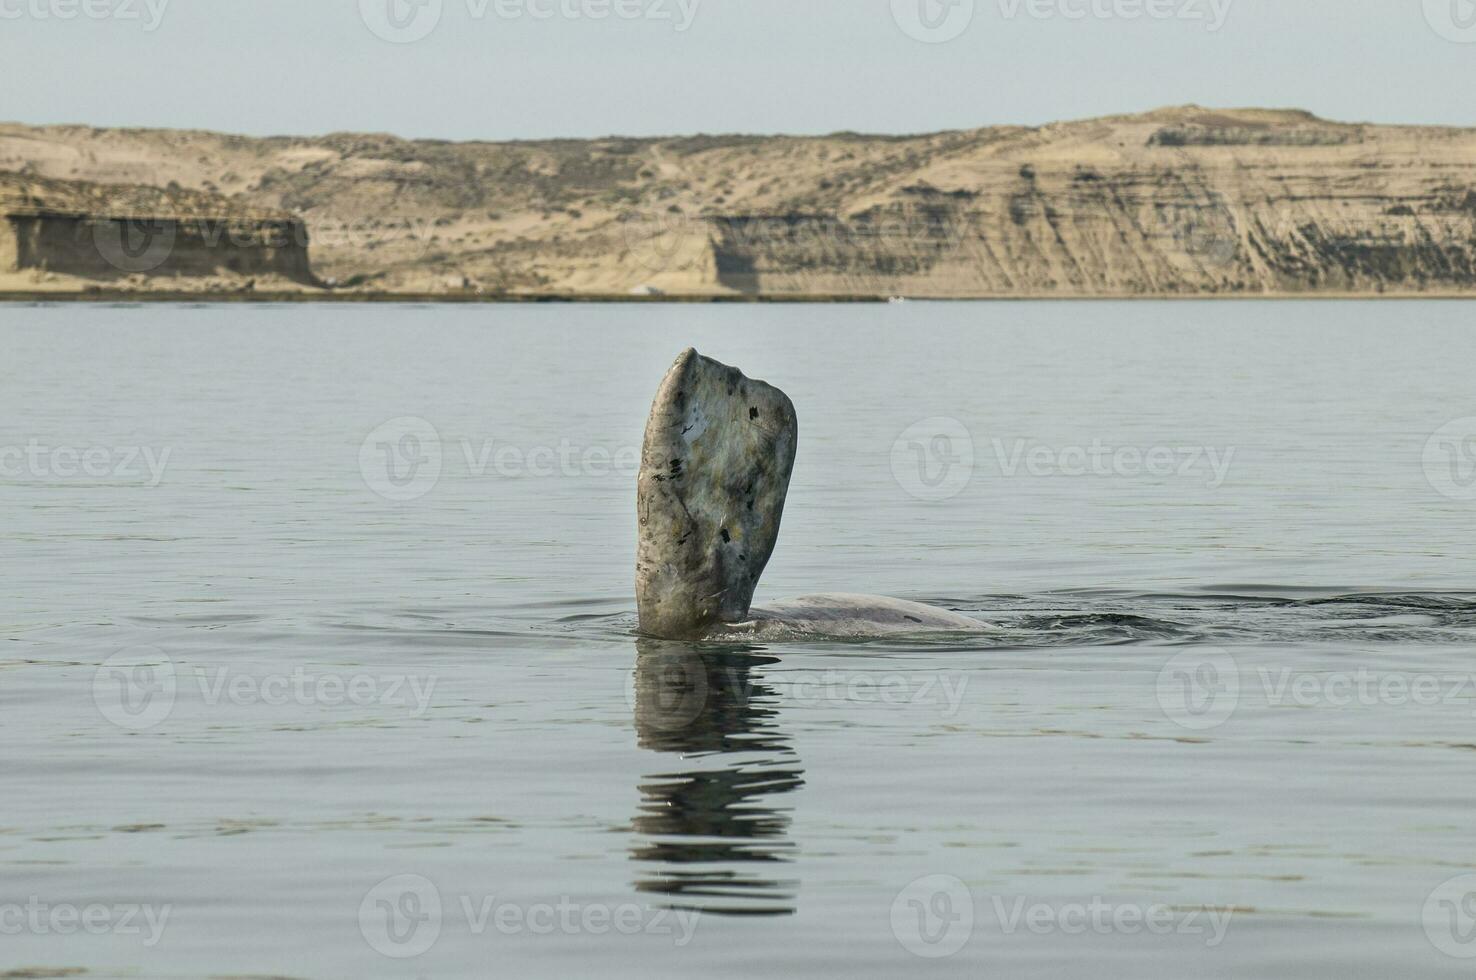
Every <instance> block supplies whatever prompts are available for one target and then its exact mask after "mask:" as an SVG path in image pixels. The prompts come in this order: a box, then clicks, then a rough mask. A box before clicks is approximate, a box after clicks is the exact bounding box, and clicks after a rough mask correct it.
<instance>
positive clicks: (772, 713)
mask: <svg viewBox="0 0 1476 980" xmlns="http://www.w3.org/2000/svg"><path fill="white" fill-rule="evenodd" d="M636 647H637V652H636V668H635V697H634V705H635V726H636V735H637V738H638V739H639V743H640V746H641V748H643V749H649V750H650V751H652V752H658V753H663V754H665V755H669V756H671V757H672V761H673V762H676V761H681V762H682V763H684V764H683V765H682V766H681V767H679V771H674V772H673V771H663V772H659V773H654V774H651V775H647V776H644V777H643V778H642V781H641V783H640V787H639V788H640V792H641V799H642V802H641V806H640V812H639V813H638V814H637V816H636V817H635V819H634V821H632V823H633V826H634V827H635V830H636V832H637V833H639V834H640V835H641V837H642V838H643V839H642V840H641V842H640V843H638V844H637V845H636V846H635V847H634V848H633V849H632V851H631V859H632V860H634V861H637V862H640V863H641V864H642V865H644V866H645V867H643V868H642V876H641V878H640V879H639V880H638V881H637V882H636V888H637V889H638V890H640V891H642V892H647V893H653V894H657V895H662V896H664V897H665V899H666V902H667V904H668V905H669V906H670V907H671V908H677V909H687V910H695V911H701V912H709V913H715V914H719V915H758V916H763V915H791V914H793V913H794V911H795V899H796V894H797V891H798V885H799V883H798V882H797V881H795V880H791V879H787V878H784V877H782V876H781V874H780V871H779V870H778V869H779V868H781V867H782V866H784V865H787V864H788V863H789V862H790V860H791V858H790V853H791V851H792V849H793V847H794V844H793V842H792V841H790V840H789V839H788V834H789V827H790V816H789V810H788V809H787V808H785V807H783V806H780V805H779V803H780V802H781V800H782V798H783V796H784V794H786V793H790V792H792V791H794V790H795V789H798V788H799V787H800V786H803V785H804V780H803V778H802V777H803V775H804V770H803V769H801V768H800V766H799V759H798V758H797V757H796V755H795V752H794V748H793V747H792V746H791V744H790V737H789V735H787V734H786V733H785V732H784V731H783V730H782V729H781V728H780V725H779V711H778V707H777V706H778V702H779V697H778V695H777V694H776V693H775V692H774V691H773V689H772V688H769V687H767V686H765V685H764V684H762V683H760V682H758V681H757V680H756V679H755V677H754V675H753V671H754V669H755V668H759V667H763V666H765V665H768V664H773V663H777V661H776V660H775V659H774V658H772V657H767V656H763V655H762V654H761V653H760V651H759V650H758V649H757V648H753V647H742V646H724V647H720V648H717V647H713V646H711V645H710V644H703V645H702V646H701V647H696V646H693V645H690V644H682V643H664V642H658V641H653V640H644V639H642V640H638V641H637V643H636ZM704 763H705V764H704Z"/></svg>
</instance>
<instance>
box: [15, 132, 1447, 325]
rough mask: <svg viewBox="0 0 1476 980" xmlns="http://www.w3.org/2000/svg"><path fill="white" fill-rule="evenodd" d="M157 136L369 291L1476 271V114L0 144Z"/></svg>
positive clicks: (176, 164) (1443, 275)
mask: <svg viewBox="0 0 1476 980" xmlns="http://www.w3.org/2000/svg"><path fill="white" fill-rule="evenodd" d="M140 161H143V162H144V163H145V164H147V165H148V166H150V167H152V173H153V179H154V180H155V181H170V182H173V184H174V185H175V186H177V187H181V188H186V189H195V190H201V191H203V192H208V193H216V192H219V193H222V194H228V195H230V196H231V197H232V200H234V201H237V202H240V203H242V204H243V205H250V206H252V207H257V208H268V209H290V210H292V211H293V212H294V213H296V214H298V215H300V216H301V219H302V220H303V222H304V223H305V225H306V227H307V229H308V230H310V231H311V233H312V235H313V240H314V266H315V268H316V269H317V270H318V271H319V272H320V274H322V275H324V276H325V277H330V278H332V279H334V280H336V284H337V286H338V288H340V289H347V290H375V291H392V292H393V291H406V292H432V293H435V292H444V293H481V294H484V295H496V294H499V293H510V294H535V295H537V294H623V293H628V292H632V291H639V292H644V293H647V294H656V293H668V294H674V295H719V296H720V295H760V296H796V297H803V296H816V297H818V296H838V297H849V296H864V297H875V296H890V295H906V296H919V297H1007V296H1071V297H1077V296H1135V295H1148V296H1186V295H1269V294H1283V293H1292V294H1314V293H1327V294H1342V293H1354V294H1377V293H1398V294H1436V293H1440V294H1446V293H1457V294H1472V295H1476V130H1458V129H1441V128H1430V127H1390V126H1371V125H1347V124H1340V123H1332V122H1327V121H1325V120H1321V119H1318V118H1316V117H1314V116H1311V115H1309V114H1307V113H1304V112H1294V111H1270V110H1235V111H1211V110H1205V109H1200V108H1198V107H1192V106H1190V107H1182V108H1176V109H1166V110H1161V111H1158V112H1154V113H1148V114H1145V115H1139V116H1124V117H1114V118H1108V119H1098V120H1087V121H1083V122H1074V123H1060V124H1055V125H1051V126H1044V127H1039V128H1024V127H1001V128H993V129H980V130H972V131H966V132H955V133H940V134H934V135H927V136H917V137H869V136H859V135H855V134H836V135H832V136H825V137H815V138H796V137H745V136H734V137H694V138H688V139H644V140H635V139H605V140H591V141H575V140H568V141H546V142H537V143H509V144H451V143H438V142H410V141H405V140H397V139H395V138H393V137H388V136H350V135H340V136H332V137H327V138H324V139H321V140H306V139H274V140H252V139H244V138H239V137H222V136H217V135H215V134H209V133H170V132H163V131H119V130H87V129H79V128H48V129H39V130H38V129H32V128H27V127H3V126H0V167H11V168H17V169H18V168H20V167H27V168H29V169H30V170H31V171H33V172H37V173H42V174H46V175H50V176H67V177H72V178H77V177H83V178H89V179H101V178H103V177H106V176H107V175H109V174H112V175H114V176H117V175H119V174H124V173H126V174H129V175H132V176H138V174H139V170H140V166H141V164H140Z"/></svg>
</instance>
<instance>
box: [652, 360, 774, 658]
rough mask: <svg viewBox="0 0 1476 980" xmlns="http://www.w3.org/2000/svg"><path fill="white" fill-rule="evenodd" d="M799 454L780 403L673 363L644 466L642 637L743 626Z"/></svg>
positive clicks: (703, 364)
mask: <svg viewBox="0 0 1476 980" xmlns="http://www.w3.org/2000/svg"><path fill="white" fill-rule="evenodd" d="M798 442H799V425H798V422H797V420H796V418H795V412H794V405H793V404H791V403H790V400H789V398H788V397H787V396H786V395H785V394H784V392H782V391H780V390H779V389H777V388H774V387H772V386H770V385H767V384H765V383H763V382H762V381H754V380H752V379H750V378H747V377H744V375H743V373H742V372H740V371H739V370H737V369H736V368H731V367H728V366H726V365H723V364H719V363H718V362H716V361H713V360H710V359H708V358H706V357H703V356H701V355H700V354H698V353H697V352H696V351H695V350H691V349H688V350H686V351H684V352H683V353H682V355H681V356H680V357H678V358H677V361H676V364H674V365H673V366H672V368H671V370H670V371H669V372H667V375H666V378H665V379H664V380H663V381H662V382H661V388H660V389H659V390H658V391H657V393H656V401H655V403H654V404H653V405H652V406H651V416H650V420H649V421H648V422H647V423H646V441H645V448H644V450H643V451H642V454H641V475H640V481H639V490H638V501H637V507H638V519H639V521H640V542H639V548H638V551H637V558H636V601H637V604H638V606H639V608H640V624H641V632H643V633H645V634H647V635H649V636H658V637H664V638H668V639H687V638H695V637H700V636H702V635H704V634H706V633H707V632H708V631H709V630H711V629H712V627H714V626H716V625H718V624H720V623H737V622H742V621H743V620H744V619H746V618H747V617H748V608H749V604H750V603H751V602H752V601H753V590H754V587H755V586H756V585H757V584H758V580H759V576H760V575H762V574H763V571H764V566H766V565H767V564H768V563H769V556H770V555H771V554H773V551H774V544H775V542H776V541H777V540H778V538H779V522H780V520H781V519H782V518H783V516H784V499H785V497H786V495H787V494H788V492H789V478H790V474H791V473H792V472H793V471H794V458H795V451H796V448H797V446H798Z"/></svg>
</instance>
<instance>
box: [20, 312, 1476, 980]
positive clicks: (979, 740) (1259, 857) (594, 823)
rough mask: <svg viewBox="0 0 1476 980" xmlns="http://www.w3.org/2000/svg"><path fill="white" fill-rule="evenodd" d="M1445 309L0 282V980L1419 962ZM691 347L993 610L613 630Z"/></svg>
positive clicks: (850, 579)
mask: <svg viewBox="0 0 1476 980" xmlns="http://www.w3.org/2000/svg"><path fill="white" fill-rule="evenodd" d="M1470 321H1471V307H1469V306H1466V305H1460V304H1453V303H1452V304H1423V303H1377V304H1374V303H1367V304H1357V303H1300V304H1296V303H1291V304H1282V303H1220V304H1204V303H1158V304H1136V303H1117V304H1091V303H1077V304H1053V303H1037V304H1005V303H1000V304H952V305H936V304H908V305H898V306H881V307H850V306H819V307H809V306H796V307H770V306H742V307H736V306H735V307H722V306H719V307H706V306H610V307H601V306H572V307H571V306H540V307H446V308H431V307H413V308H412V307H381V306H375V307H366V306H354V307H311V308H297V307H285V306H283V307H278V306H260V307H257V306H231V307H182V306H169V307H152V306H151V307H147V308H143V307H134V308H127V307H100V306H74V307H23V306H0V344H3V350H4V363H5V365H6V368H5V371H4V379H3V383H0V454H3V455H0V514H3V516H4V520H3V522H0V559H3V560H0V603H3V605H0V640H3V644H4V645H3V647H0V737H3V745H4V748H3V769H0V773H3V775H0V780H3V784H0V785H3V796H4V800H5V802H4V806H3V809H0V868H3V873H0V972H3V971H5V970H16V971H21V972H17V973H14V974H6V975H7V976H12V975H13V976H27V975H31V973H28V972H25V971H26V970H27V969H29V970H31V971H33V972H35V973H37V974H39V975H46V976H49V975H52V974H51V973H47V972H45V970H51V971H58V970H66V969H76V970H86V971H88V973H87V974H86V975H87V976H100V977H113V976H130V977H149V978H153V977H160V978H170V977H207V976H237V977H239V976H247V975H254V976H267V975H270V976H284V977H301V978H338V977H345V978H348V977H354V978H358V977H463V976H465V977H502V976H506V977H530V976H550V977H580V976H583V977H589V976H601V977H648V976H652V975H658V976H666V975H673V976H676V975H680V976H704V977H749V976H758V975H794V976H829V977H856V976H860V977H877V978H892V977H897V976H905V975H913V974H915V973H925V974H927V975H938V976H950V977H970V978H978V977H1011V978H1020V977H1042V978H1044V977H1050V978H1059V977H1100V976H1104V975H1106V976H1132V977H1139V978H1153V977H1162V978H1179V977H1184V976H1204V977H1247V978H1249V977H1265V976H1278V977H1336V978H1339V980H1347V978H1350V977H1369V978H1380V980H1383V978H1387V977H1391V976H1431V977H1434V976H1451V977H1458V976H1468V975H1469V974H1470V971H1471V969H1472V968H1473V967H1472V961H1471V960H1470V959H1467V958H1465V957H1467V956H1470V955H1472V954H1476V943H1473V939H1476V918H1473V915H1472V912H1473V910H1476V878H1469V877H1465V876H1467V875H1470V874H1472V873H1473V872H1476V827H1473V824H1472V819H1471V815H1472V813H1473V811H1476V682H1473V681H1472V676H1473V674H1476V595H1472V594H1468V593H1467V592H1466V591H1465V590H1470V589H1473V588H1476V581H1473V575H1472V558H1471V556H1472V553H1473V550H1476V520H1473V514H1476V511H1473V508H1476V470H1473V467H1476V419H1473V416H1476V398H1473V390H1476V389H1473V385H1472V382H1471V371H1472V364H1476V332H1473V331H1472V330H1471V322H1470ZM689 344H691V345H696V346H697V347H698V348H699V349H700V350H701V351H703V352H704V353H706V354H709V355H711V356H714V357H717V358H718V359H720V360H724V361H727V362H729V363H733V364H737V365H739V366H741V367H743V368H744V369H745V370H746V371H747V372H748V373H749V374H750V375H752V376H755V377H761V378H764V379H766V380H769V381H771V382H774V383H776V384H778V385H780V386H782V387H783V388H785V390H786V391H788V392H789V394H790V395H791V396H792V397H793V399H794V401H795V403H796V405H797V406H798V408H799V413H800V421H801V430H802V434H801V448H800V461H799V466H798V469H797V471H796V474H795V480H794V486H793V489H792V492H791V496H790V501H789V506H788V510H787V513H786V518H785V526H784V531H783V534H782V535H781V540H780V545H779V549H778V552H777V554H776V556H775V559H774V561H773V564H772V565H771V566H770V570H769V573H768V575H767V576H766V578H765V580H764V582H763V584H762V585H761V586H760V596H759V598H760V600H761V601H762V600H763V599H764V598H771V599H772V598H779V597H783V596H785V595H792V594H802V593H806V592H815V591H851V592H876V593H883V594H892V595H900V596H904V597H907V598H912V599H921V600H924V601H931V602H935V603H938V604H941V605H946V606H948V607H950V608H954V609H958V610H962V611H964V612H967V613H970V614H972V615H975V616H977V617H979V618H980V619H981V620H983V621H985V622H987V623H989V624H990V625H991V628H990V629H989V630H987V631H985V632H983V633H981V634H980V636H978V637H977V638H968V639H965V640H960V639H957V638H954V639H939V638H931V639H930V638H925V637H924V638H917V639H915V640H909V641H908V642H905V643H898V642H896V641H888V642H865V641H844V642H842V641H825V640H817V639H810V640H805V641H793V642H787V643H753V644H747V645H744V644H718V643H711V644H703V645H679V644H665V643H654V642H648V641H643V640H637V639H636V638H635V637H634V635H633V629H634V626H635V622H634V616H633V609H634V602H633V599H632V597H631V579H632V564H633V552H634V539H635V527H634V501H633V497H634V479H633V474H632V472H631V471H630V466H631V463H632V460H633V458H634V454H635V451H636V449H637V447H638V446H639V442H640V439H641V434H642V429H643V425H644V421H645V416H646V411H647V409H648V407H649V404H650V398H651V395H652V393H653V391H654V389H655V386H656V384H657V382H658V381H659V379H660V378H661V375H662V373H663V372H664V371H665V369H666V367H667V366H668V365H669V363H670V362H671V360H672V359H673V358H674V357H675V355H676V354H677V353H678V351H679V350H681V349H682V348H683V347H685V346H687V345H689ZM41 968H45V970H43V969H41Z"/></svg>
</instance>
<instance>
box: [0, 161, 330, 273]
mask: <svg viewBox="0 0 1476 980" xmlns="http://www.w3.org/2000/svg"><path fill="white" fill-rule="evenodd" d="M258 282H260V283H262V284H264V285H268V286H270V288H272V289H273V290H281V289H283V288H289V289H290V288H302V287H313V288H316V286H317V283H316V280H315V279H314V277H313V274H312V270H311V267H310V265H309V262H308V238H307V230H306V227H305V226H304V225H303V223H302V222H301V221H300V220H298V219H297V218H296V217H294V216H293V215H291V214H288V213H286V212H282V211H274V210H268V209H261V208H251V207H248V206H246V205H244V204H243V203H241V202H240V201H236V200H232V199H229V198H225V197H222V196H220V195H216V194H209V193H205V192H201V191H190V190H184V189H182V188H178V187H174V188H168V189H159V188H155V187H147V186H139V185H118V184H97V183H92V182H87V181H76V180H68V181H62V180H54V179H49V178H44V177H38V176H35V175H34V174H27V175H19V174H15V173H0V289H8V290H28V291H37V292H72V291H78V290H87V289H88V288H89V287H91V288H102V287H103V286H104V285H106V287H107V288H109V289H114V290H123V291H145V292H148V291H155V290H159V289H171V290H180V291H196V292H198V291H216V292H218V291H233V290H236V291H239V290H245V289H248V288H252V289H254V288H255V286H256V284H257V283H258Z"/></svg>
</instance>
